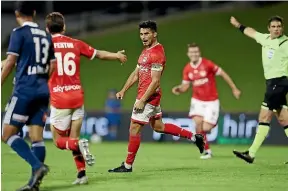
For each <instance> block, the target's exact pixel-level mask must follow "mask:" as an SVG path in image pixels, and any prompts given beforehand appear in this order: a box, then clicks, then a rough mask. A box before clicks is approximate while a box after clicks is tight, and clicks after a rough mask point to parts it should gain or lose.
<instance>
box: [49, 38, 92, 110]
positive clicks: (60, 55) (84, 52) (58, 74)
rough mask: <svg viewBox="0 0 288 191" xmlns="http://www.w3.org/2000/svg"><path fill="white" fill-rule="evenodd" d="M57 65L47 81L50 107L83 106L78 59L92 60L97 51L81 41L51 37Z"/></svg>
mask: <svg viewBox="0 0 288 191" xmlns="http://www.w3.org/2000/svg"><path fill="white" fill-rule="evenodd" d="M52 41H53V44H54V50H55V57H56V59H57V64H56V66H55V69H54V72H53V73H52V75H51V78H50V80H49V90H50V102H51V105H52V106H54V107H55V108H59V109H73V108H79V107H81V106H82V105H83V104H84V91H83V89H82V85H81V80H80V57H81V56H85V57H87V58H89V59H91V60H92V59H93V58H94V57H95V56H96V52H97V50H96V49H94V48H92V47H91V46H89V45H88V44H86V43H84V42H83V41H81V40H77V39H73V38H70V37H67V36H64V35H60V34H56V35H52Z"/></svg>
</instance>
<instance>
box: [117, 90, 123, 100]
mask: <svg viewBox="0 0 288 191" xmlns="http://www.w3.org/2000/svg"><path fill="white" fill-rule="evenodd" d="M124 94H125V93H124V91H120V92H118V93H117V94H116V98H117V99H123V97H124Z"/></svg>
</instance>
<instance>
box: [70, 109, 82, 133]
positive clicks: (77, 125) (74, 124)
mask: <svg viewBox="0 0 288 191" xmlns="http://www.w3.org/2000/svg"><path fill="white" fill-rule="evenodd" d="M84 114H85V111H84V106H82V107H80V108H77V109H74V111H73V113H72V121H71V130H70V135H69V137H71V138H79V136H80V131H81V127H82V121H83V118H84Z"/></svg>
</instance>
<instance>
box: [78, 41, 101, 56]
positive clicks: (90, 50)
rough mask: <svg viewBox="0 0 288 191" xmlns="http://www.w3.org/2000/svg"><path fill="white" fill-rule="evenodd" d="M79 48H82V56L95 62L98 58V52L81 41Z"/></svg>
mask: <svg viewBox="0 0 288 191" xmlns="http://www.w3.org/2000/svg"><path fill="white" fill-rule="evenodd" d="M79 46H80V53H81V55H83V56H85V57H87V58H89V59H90V60H93V59H94V58H95V56H96V53H97V50H96V49H95V48H93V47H91V46H89V45H88V44H86V43H85V42H83V41H80V40H79Z"/></svg>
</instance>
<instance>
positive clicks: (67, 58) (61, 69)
mask: <svg viewBox="0 0 288 191" xmlns="http://www.w3.org/2000/svg"><path fill="white" fill-rule="evenodd" d="M55 57H56V59H57V70H58V75H59V76H63V73H65V74H66V75H68V76H73V75H74V74H75V73H76V63H75V62H74V59H75V57H76V55H75V54H74V53H73V52H67V53H66V54H65V55H64V56H63V57H62V53H61V52H55ZM62 58H63V60H62Z"/></svg>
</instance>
